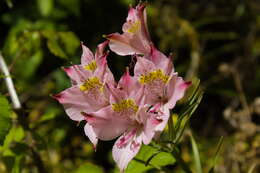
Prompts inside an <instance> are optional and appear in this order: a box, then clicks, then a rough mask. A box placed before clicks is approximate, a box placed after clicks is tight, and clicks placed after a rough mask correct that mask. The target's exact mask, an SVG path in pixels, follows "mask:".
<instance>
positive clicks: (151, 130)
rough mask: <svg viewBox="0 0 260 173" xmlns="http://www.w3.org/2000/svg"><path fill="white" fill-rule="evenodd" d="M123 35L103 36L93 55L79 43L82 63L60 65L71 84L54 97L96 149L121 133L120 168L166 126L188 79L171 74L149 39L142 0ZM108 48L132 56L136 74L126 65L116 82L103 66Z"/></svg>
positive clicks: (116, 150) (118, 143) (117, 155)
mask: <svg viewBox="0 0 260 173" xmlns="http://www.w3.org/2000/svg"><path fill="white" fill-rule="evenodd" d="M122 30H123V33H122V34H119V33H113V34H110V35H107V36H106V38H107V40H106V41H105V42H103V43H101V44H99V45H98V46H97V49H96V52H95V54H93V53H92V52H91V51H90V50H89V49H88V48H87V47H86V46H84V45H83V44H82V48H83V54H82V56H81V64H80V65H73V66H70V67H66V68H64V71H65V72H66V73H67V75H68V76H69V77H70V78H71V81H72V87H71V88H68V89H66V90H64V91H62V92H61V93H59V94H57V95H55V96H54V98H55V99H57V100H58V101H59V102H60V103H61V104H63V106H64V109H65V111H66V113H67V114H68V116H69V117H70V118H71V119H72V120H74V121H78V122H79V121H84V122H86V125H85V127H84V131H85V134H86V136H88V138H89V139H90V141H91V142H92V143H93V145H94V146H95V147H96V145H97V143H98V140H99V139H100V140H112V139H115V138H117V137H119V138H118V139H117V140H116V142H115V144H114V147H113V152H112V153H113V158H114V160H115V161H116V163H117V165H118V166H119V168H120V170H121V171H123V170H125V168H126V167H127V165H128V163H129V162H130V160H131V159H133V157H134V156H135V155H136V154H137V153H138V151H139V149H140V147H141V145H142V144H149V143H150V142H151V140H152V139H153V138H155V137H157V136H158V135H159V134H160V133H161V132H162V131H163V129H164V128H165V126H166V124H167V121H168V119H169V116H170V111H169V110H170V109H173V107H174V106H175V104H176V102H177V101H178V100H179V99H181V98H182V97H183V95H184V93H185V90H186V89H187V87H188V86H189V85H190V82H185V81H184V80H183V79H182V78H181V77H179V76H178V74H177V73H176V72H174V68H173V64H172V60H171V58H170V57H166V56H165V55H164V54H163V53H161V52H160V51H159V50H158V49H156V48H155V46H154V44H153V43H152V41H151V39H150V36H149V32H148V29H147V22H146V11H145V4H143V3H140V4H139V5H137V6H136V7H135V8H130V10H129V12H128V16H127V19H126V22H125V23H124V25H123V27H122ZM107 46H109V47H110V49H111V50H112V51H113V52H115V53H117V54H118V55H122V56H125V55H133V56H134V57H135V58H136V64H135V66H134V69H133V71H134V75H130V73H129V70H128V68H127V70H126V72H125V73H124V75H123V76H122V77H121V79H120V80H119V81H118V82H116V81H115V80H114V77H113V74H112V73H111V71H110V69H109V67H108V65H107V60H106V58H107V56H108V52H107V51H105V48H106V47H107Z"/></svg>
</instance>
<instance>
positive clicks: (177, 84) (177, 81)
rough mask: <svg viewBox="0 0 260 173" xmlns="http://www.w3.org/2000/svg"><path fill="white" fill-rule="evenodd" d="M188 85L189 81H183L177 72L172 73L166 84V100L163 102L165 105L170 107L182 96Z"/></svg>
mask: <svg viewBox="0 0 260 173" xmlns="http://www.w3.org/2000/svg"><path fill="white" fill-rule="evenodd" d="M190 85H191V82H185V81H184V80H183V79H182V78H181V77H178V76H177V74H174V75H173V76H172V77H171V79H170V81H169V83H168V85H167V97H168V102H167V103H166V104H165V107H167V108H168V109H172V108H173V107H174V106H175V104H176V102H177V101H178V100H180V99H181V98H182V97H183V96H184V94H185V91H186V89H187V88H188V87H189V86H190Z"/></svg>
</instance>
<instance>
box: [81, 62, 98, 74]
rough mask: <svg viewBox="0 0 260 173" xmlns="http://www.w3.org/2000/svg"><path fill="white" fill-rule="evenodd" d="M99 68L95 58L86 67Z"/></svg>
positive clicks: (92, 69) (90, 68)
mask: <svg viewBox="0 0 260 173" xmlns="http://www.w3.org/2000/svg"><path fill="white" fill-rule="evenodd" d="M96 68H97V63H96V61H95V60H93V61H91V62H90V63H89V64H88V65H85V67H84V69H85V70H89V71H94V70H96Z"/></svg>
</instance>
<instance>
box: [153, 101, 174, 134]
mask: <svg viewBox="0 0 260 173" xmlns="http://www.w3.org/2000/svg"><path fill="white" fill-rule="evenodd" d="M156 111H157V116H156V119H158V120H159V121H160V123H159V124H158V125H157V126H156V127H155V129H154V131H155V134H154V137H153V138H155V139H156V138H158V137H159V135H160V134H161V132H162V131H163V130H164V129H165V127H166V125H167V122H168V120H169V118H170V110H169V109H168V108H166V107H164V106H162V107H159V108H156Z"/></svg>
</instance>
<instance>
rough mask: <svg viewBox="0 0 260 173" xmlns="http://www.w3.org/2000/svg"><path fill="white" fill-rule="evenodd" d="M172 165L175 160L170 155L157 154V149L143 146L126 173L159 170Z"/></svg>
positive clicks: (164, 153)
mask: <svg viewBox="0 0 260 173" xmlns="http://www.w3.org/2000/svg"><path fill="white" fill-rule="evenodd" d="M151 157H152V158H151ZM174 163H175V158H174V157H173V156H172V155H171V154H170V153H166V152H160V153H159V152H158V150H157V149H155V148H153V147H151V146H147V145H143V146H142V148H141V149H140V151H139V153H138V154H137V156H136V157H135V159H134V160H132V161H131V162H130V163H129V165H128V167H127V169H126V173H131V172H135V173H139V172H140V173H141V172H144V171H147V170H150V169H154V168H155V169H158V170H160V167H162V166H166V165H171V164H174ZM146 165H147V166H146Z"/></svg>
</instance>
